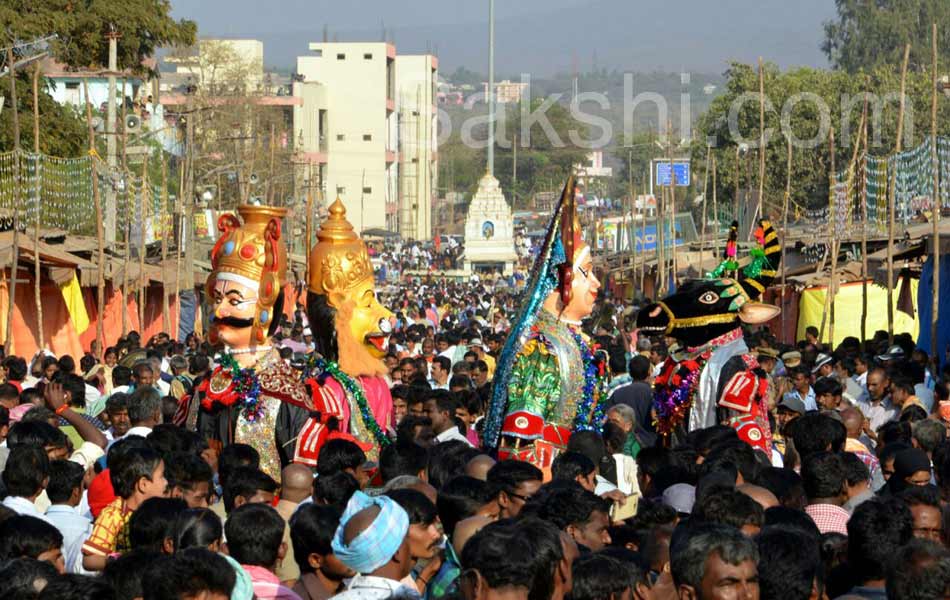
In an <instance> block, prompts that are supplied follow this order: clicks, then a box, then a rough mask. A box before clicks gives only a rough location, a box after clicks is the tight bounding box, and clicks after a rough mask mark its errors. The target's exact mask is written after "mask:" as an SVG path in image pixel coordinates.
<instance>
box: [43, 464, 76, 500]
mask: <svg viewBox="0 0 950 600" xmlns="http://www.w3.org/2000/svg"><path fill="white" fill-rule="evenodd" d="M48 473H49V483H48V484H46V495H47V496H49V501H50V502H51V503H52V504H62V503H64V502H67V501H68V500H69V497H70V496H72V494H73V490H75V489H77V488H78V489H79V490H80V491H82V480H83V477H84V476H85V474H86V472H85V471H84V470H83V468H82V466H80V465H79V463H75V462H73V461H71V460H53V461H50V463H49V470H48Z"/></svg>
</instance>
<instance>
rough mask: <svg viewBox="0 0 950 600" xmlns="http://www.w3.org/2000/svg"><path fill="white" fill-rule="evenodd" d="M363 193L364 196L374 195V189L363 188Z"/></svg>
mask: <svg viewBox="0 0 950 600" xmlns="http://www.w3.org/2000/svg"><path fill="white" fill-rule="evenodd" d="M363 193H364V194H372V193H373V188H371V187H364V188H363Z"/></svg>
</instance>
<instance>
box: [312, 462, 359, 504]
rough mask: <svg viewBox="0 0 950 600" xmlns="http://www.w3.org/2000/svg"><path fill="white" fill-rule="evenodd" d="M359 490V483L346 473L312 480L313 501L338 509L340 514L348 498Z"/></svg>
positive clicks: (342, 472)
mask: <svg viewBox="0 0 950 600" xmlns="http://www.w3.org/2000/svg"><path fill="white" fill-rule="evenodd" d="M359 489H360V482H359V481H357V480H356V477H353V476H352V475H350V474H349V473H347V472H346V471H339V472H337V473H334V474H332V475H326V476H324V477H317V478H316V479H314V480H313V501H314V502H316V503H318V504H325V505H328V506H334V507H336V508H339V509H340V511H341V512H342V511H343V509H344V508H345V507H346V504H347V503H348V502H349V501H350V498H351V497H352V496H353V494H355V493H356V492H357V491H358V490H359Z"/></svg>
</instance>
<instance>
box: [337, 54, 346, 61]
mask: <svg viewBox="0 0 950 600" xmlns="http://www.w3.org/2000/svg"><path fill="white" fill-rule="evenodd" d="M336 59H337V60H346V54H337V55H336Z"/></svg>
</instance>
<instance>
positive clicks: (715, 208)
mask: <svg viewBox="0 0 950 600" xmlns="http://www.w3.org/2000/svg"><path fill="white" fill-rule="evenodd" d="M712 190H713V216H714V217H715V218H716V231H715V232H714V233H713V236H712V238H713V239H712V254H713V256H716V244H717V243H718V239H719V200H718V186H717V185H716V155H715V154H713V157H712Z"/></svg>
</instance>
